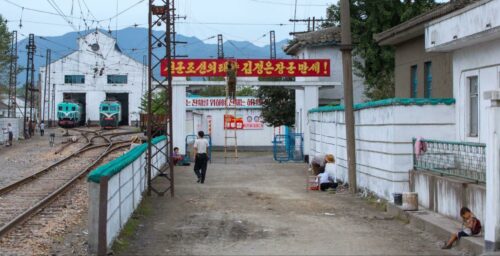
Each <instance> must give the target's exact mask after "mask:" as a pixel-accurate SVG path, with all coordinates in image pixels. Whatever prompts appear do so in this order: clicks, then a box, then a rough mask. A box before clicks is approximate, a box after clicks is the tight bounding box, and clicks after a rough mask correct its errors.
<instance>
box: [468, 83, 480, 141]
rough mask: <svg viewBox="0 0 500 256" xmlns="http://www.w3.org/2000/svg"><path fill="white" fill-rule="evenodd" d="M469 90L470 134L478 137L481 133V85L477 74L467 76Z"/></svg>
mask: <svg viewBox="0 0 500 256" xmlns="http://www.w3.org/2000/svg"><path fill="white" fill-rule="evenodd" d="M467 83H468V87H469V88H468V91H469V104H468V105H469V136H470V137H477V136H478V133H479V90H478V88H479V86H478V79H477V76H470V77H467Z"/></svg>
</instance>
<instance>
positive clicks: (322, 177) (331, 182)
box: [318, 154, 338, 191]
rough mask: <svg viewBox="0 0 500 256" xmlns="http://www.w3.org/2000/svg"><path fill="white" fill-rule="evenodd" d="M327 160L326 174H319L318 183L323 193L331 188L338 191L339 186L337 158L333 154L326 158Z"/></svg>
mask: <svg viewBox="0 0 500 256" xmlns="http://www.w3.org/2000/svg"><path fill="white" fill-rule="evenodd" d="M325 159H326V164H325V170H324V172H322V173H320V174H318V183H319V188H320V190H321V191H326V190H327V189H329V188H332V189H336V188H337V186H338V183H337V174H336V170H335V167H336V166H335V158H334V157H333V155H332V154H328V155H326V156H325Z"/></svg>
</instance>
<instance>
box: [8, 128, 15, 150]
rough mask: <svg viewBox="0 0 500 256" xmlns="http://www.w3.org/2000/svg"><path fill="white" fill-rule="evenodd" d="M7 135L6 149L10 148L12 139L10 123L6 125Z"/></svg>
mask: <svg viewBox="0 0 500 256" xmlns="http://www.w3.org/2000/svg"><path fill="white" fill-rule="evenodd" d="M7 133H8V134H9V144H7V147H10V146H12V139H13V138H14V132H12V125H11V124H10V123H8V124H7Z"/></svg>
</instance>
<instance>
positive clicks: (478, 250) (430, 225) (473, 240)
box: [387, 203, 484, 255]
mask: <svg viewBox="0 0 500 256" xmlns="http://www.w3.org/2000/svg"><path fill="white" fill-rule="evenodd" d="M387 212H388V213H389V214H391V215H393V216H395V217H397V218H399V219H402V220H404V221H408V222H409V224H410V225H412V226H413V227H416V228H418V229H420V230H423V231H426V232H429V233H432V234H434V235H435V236H437V237H442V238H443V241H444V240H447V239H449V238H450V236H451V234H452V233H457V232H458V231H459V230H460V228H461V227H462V223H460V222H458V221H456V220H452V219H449V218H447V217H444V216H442V215H440V214H438V213H435V212H433V211H429V210H427V209H423V208H420V209H419V210H418V211H404V210H403V209H402V208H401V207H399V206H397V205H394V204H392V203H388V204H387ZM454 246H457V247H458V248H459V249H465V250H468V251H470V252H471V253H473V254H474V255H481V254H482V253H483V249H484V239H483V235H482V234H480V235H477V236H473V237H463V238H462V239H460V241H458V243H455V244H454Z"/></svg>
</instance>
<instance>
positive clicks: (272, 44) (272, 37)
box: [269, 30, 276, 60]
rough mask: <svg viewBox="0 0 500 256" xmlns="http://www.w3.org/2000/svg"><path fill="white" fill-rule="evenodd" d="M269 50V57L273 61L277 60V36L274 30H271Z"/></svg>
mask: <svg viewBox="0 0 500 256" xmlns="http://www.w3.org/2000/svg"><path fill="white" fill-rule="evenodd" d="M269 49H270V52H269V56H270V57H271V59H272V60H274V59H276V35H275V33H274V30H271V31H270V32H269Z"/></svg>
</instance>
